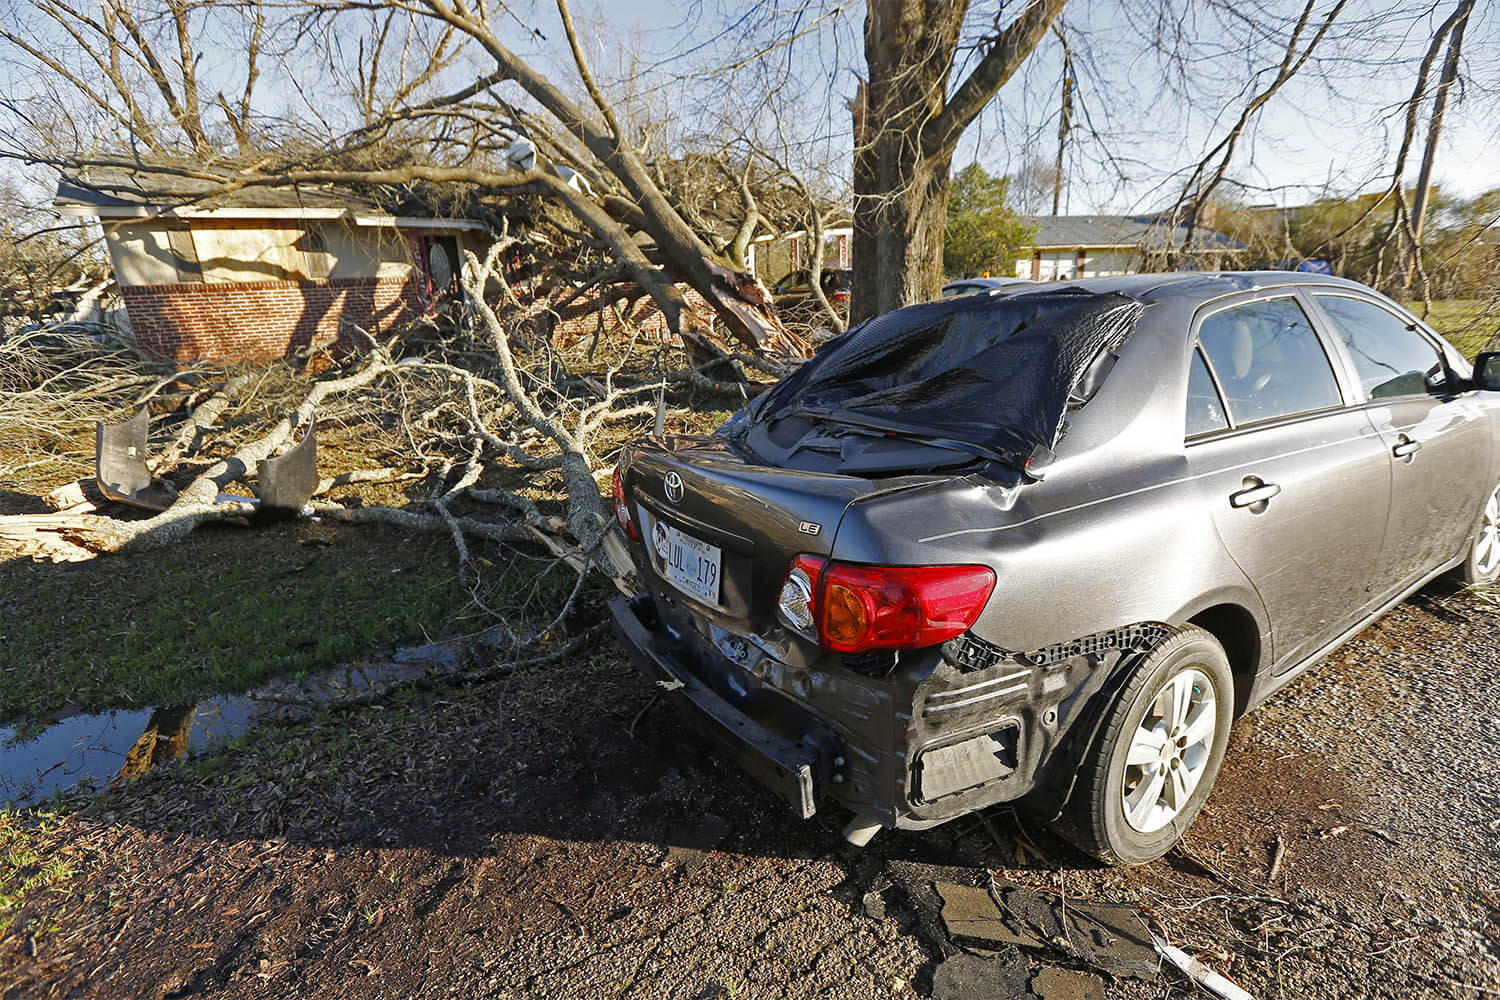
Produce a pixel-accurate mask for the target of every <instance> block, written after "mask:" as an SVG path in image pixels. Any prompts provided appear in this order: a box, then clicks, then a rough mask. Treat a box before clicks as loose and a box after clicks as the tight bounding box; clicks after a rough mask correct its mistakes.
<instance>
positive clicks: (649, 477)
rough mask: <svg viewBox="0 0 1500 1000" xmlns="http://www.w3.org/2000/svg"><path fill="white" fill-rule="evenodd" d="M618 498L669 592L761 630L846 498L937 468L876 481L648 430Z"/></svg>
mask: <svg viewBox="0 0 1500 1000" xmlns="http://www.w3.org/2000/svg"><path fill="white" fill-rule="evenodd" d="M621 466H622V469H623V472H622V476H623V486H624V489H625V496H626V503H627V505H628V506H629V508H630V513H631V516H632V518H634V520H635V523H636V527H637V529H638V530H639V531H640V533H641V539H642V545H643V547H644V549H645V558H646V560H647V562H648V565H645V566H642V567H640V568H641V570H642V571H643V572H644V573H647V574H649V575H651V576H653V577H654V578H655V579H656V580H657V581H658V582H659V583H660V584H661V585H662V587H663V592H664V593H667V594H669V595H670V596H671V597H672V598H673V599H674V600H679V601H682V600H685V601H687V602H690V606H691V608H692V610H693V611H694V612H695V613H697V614H699V615H701V616H703V617H706V618H708V619H709V620H711V621H713V622H714V623H715V624H718V625H719V626H721V627H723V628H726V629H728V630H730V631H734V632H739V633H742V634H744V633H763V632H765V631H766V630H767V629H769V628H770V627H771V626H772V625H773V624H774V623H775V614H776V612H775V607H776V595H777V594H778V593H779V591H780V587H781V584H782V581H783V580H784V578H785V576H786V572H787V567H788V566H789V565H790V564H791V561H792V559H793V558H794V557H795V556H797V555H798V554H799V553H810V554H813V555H820V556H827V555H829V554H830V553H831V552H832V551H833V542H834V535H835V533H836V531H837V529H838V523H839V520H840V518H841V517H842V516H843V513H844V511H845V509H847V508H848V506H849V504H850V503H851V502H852V501H854V500H856V499H858V498H861V497H865V496H870V495H872V494H874V493H887V492H892V491H896V490H901V489H910V488H913V487H915V486H919V485H922V484H924V483H928V482H932V481H935V480H938V479H941V478H943V477H935V476H906V477H899V478H888V479H883V480H880V481H878V482H876V481H872V480H870V479H864V478H860V477H857V476H846V475H834V474H828V473H819V472H807V471H800V470H793V469H783V468H778V467H776V466H771V465H765V464H761V463H759V462H756V461H754V460H752V459H750V458H747V457H746V455H745V454H744V453H742V452H741V451H739V450H737V449H736V448H735V447H734V446H733V445H732V444H731V443H730V442H728V441H726V440H724V439H723V438H718V437H667V438H653V439H649V440H646V441H641V442H638V443H636V444H634V445H632V446H631V447H630V448H629V449H628V451H627V452H626V454H625V455H624V456H622V460H621Z"/></svg>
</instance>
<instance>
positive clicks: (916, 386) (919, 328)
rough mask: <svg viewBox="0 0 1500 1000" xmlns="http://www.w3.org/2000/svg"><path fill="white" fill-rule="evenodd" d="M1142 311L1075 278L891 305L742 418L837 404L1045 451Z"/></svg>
mask: <svg viewBox="0 0 1500 1000" xmlns="http://www.w3.org/2000/svg"><path fill="white" fill-rule="evenodd" d="M1144 310H1145V306H1144V305H1143V304H1141V303H1140V302H1138V301H1136V300H1135V299H1132V298H1130V297H1128V296H1125V295H1121V294H1119V293H1114V292H1111V293H1107V294H1096V293H1093V292H1087V291H1084V290H1082V289H1079V288H1063V289H1059V290H1056V291H1040V292H1028V293H1025V294H1021V295H1009V296H986V295H974V296H962V297H959V298H954V299H949V300H946V301H943V302H932V303H927V304H923V305H917V306H911V307H909V308H906V309H898V310H896V311H895V312H891V313H886V314H885V315H883V316H877V317H876V318H874V319H872V320H870V321H868V322H866V323H862V324H860V325H859V326H857V327H855V328H854V329H852V330H850V331H849V332H848V333H845V334H843V335H842V336H839V337H837V338H835V339H833V340H831V341H829V342H828V343H827V344H826V345H825V346H824V347H823V348H822V349H821V350H820V351H818V353H817V354H816V355H815V356H814V357H813V358H812V359H811V360H809V361H808V362H807V363H806V364H804V365H803V366H802V367H801V368H799V369H798V370H797V371H796V372H795V373H793V374H792V375H791V376H789V377H788V378H786V379H785V380H783V381H782V382H781V383H780V384H779V385H777V386H776V388H774V389H773V390H772V391H771V392H770V393H768V394H767V395H766V397H765V400H764V402H763V403H761V404H760V405H759V406H757V407H756V408H755V410H754V412H753V414H752V419H754V420H755V421H756V422H761V421H764V420H767V419H770V418H774V417H776V416H778V415H781V414H786V413H790V412H792V411H795V410H797V409H802V408H812V409H835V410H845V411H848V412H850V413H852V414H856V415H863V416H867V417H872V418H876V419H879V420H883V421H890V422H894V423H898V424H900V425H902V426H911V427H914V428H921V429H924V430H927V431H935V432H939V433H941V434H943V435H945V436H947V437H950V438H953V439H955V440H960V441H967V442H971V443H973V444H978V445H982V446H985V447H987V448H991V449H993V450H996V451H1000V452H1006V453H1015V454H1020V455H1027V454H1030V453H1032V452H1033V451H1034V450H1036V449H1045V450H1050V449H1051V448H1052V447H1053V445H1054V444H1055V443H1056V439H1057V435H1058V430H1059V428H1060V427H1061V424H1062V419H1063V415H1064V413H1065V411H1066V408H1067V404H1068V396H1069V394H1070V392H1071V391H1072V390H1073V387H1074V386H1075V385H1077V384H1078V382H1079V380H1080V378H1081V377H1082V376H1083V375H1084V373H1085V372H1086V371H1087V370H1088V368H1089V366H1090V365H1091V364H1092V363H1093V362H1094V361H1095V359H1097V358H1098V357H1099V355H1100V353H1101V352H1102V351H1104V350H1106V349H1115V348H1118V347H1119V346H1120V345H1121V344H1123V343H1124V342H1125V341H1126V340H1128V339H1129V337H1130V335H1131V333H1133V332H1134V330H1135V326H1136V322H1137V321H1138V320H1139V319H1140V316H1141V313H1142V312H1143V311H1144Z"/></svg>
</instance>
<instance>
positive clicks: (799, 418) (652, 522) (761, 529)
mask: <svg viewBox="0 0 1500 1000" xmlns="http://www.w3.org/2000/svg"><path fill="white" fill-rule="evenodd" d="M1497 390H1500V356H1497V355H1481V356H1480V358H1479V361H1478V362H1477V363H1476V365H1474V366H1471V365H1470V364H1469V362H1467V361H1466V360H1465V359H1464V358H1463V357H1462V356H1461V355H1460V354H1459V353H1458V352H1457V351H1456V350H1455V349H1454V348H1452V347H1451V346H1450V345H1448V344H1447V343H1445V342H1444V341H1443V339H1442V338H1441V337H1439V336H1438V335H1437V334H1436V333H1434V332H1433V331H1432V330H1431V329H1430V328H1428V327H1427V326H1426V325H1424V324H1423V323H1422V322H1420V321H1419V320H1417V319H1416V318H1415V317H1413V316H1412V315H1411V314H1409V313H1407V312H1406V311H1404V310H1403V309H1401V308H1400V307H1399V306H1398V305H1396V304H1395V303H1393V302H1391V301H1389V300H1388V299H1386V298H1384V297H1382V296H1380V295H1378V294H1376V293H1375V292H1373V291H1371V290H1370V289H1368V288H1365V287H1363V286H1361V285H1358V284H1355V283H1353V282H1348V281H1343V280H1340V279H1336V278H1330V277H1327V276H1320V275H1306V274H1290V273H1274V272H1255V273H1244V274H1220V275H1137V276H1130V277H1123V278H1100V279H1086V280H1082V281H1078V282H1074V283H1071V284H1070V285H1069V286H1067V287H1060V286H1057V285H1051V286H1035V285H1034V286H1021V287H1019V288H1017V289H1015V290H1003V291H1000V292H997V293H994V294H991V295H984V296H962V297H958V298H953V299H949V300H946V301H942V302H936V303H930V304H925V305H920V306H914V307H911V308H910V309H904V310H899V311H897V312H895V313H891V314H888V315H886V316H882V317H879V318H877V319H875V320H872V321H869V322H868V323H865V324H862V325H861V326H859V327H856V328H855V329H853V330H851V331H849V332H848V333H847V334H844V335H842V336H840V337H838V338H836V339H834V340H833V341H830V342H829V343H828V344H827V345H825V346H824V347H823V348H822V349H821V350H820V351H819V352H818V354H817V355H816V356H815V357H814V358H813V359H812V360H810V361H809V362H807V363H806V364H805V365H804V366H803V367H802V368H801V369H800V370H799V371H798V372H796V373H795V374H793V375H792V376H791V377H789V378H787V379H785V380H784V381H783V382H782V383H780V384H778V385H777V386H776V387H774V388H773V389H772V390H771V391H770V392H768V393H766V394H764V395H763V396H762V397H760V398H759V399H758V400H756V401H755V402H753V403H752V404H751V405H750V406H749V407H747V408H746V409H745V410H744V411H742V412H741V413H740V414H738V415H737V416H736V417H735V418H733V419H732V420H731V421H730V422H729V423H728V424H726V425H725V426H724V427H723V428H721V429H720V431H719V432H718V433H717V434H715V435H713V436H710V437H668V438H664V439H663V438H652V439H646V440H642V441H639V442H637V443H635V444H633V445H632V446H630V447H628V448H627V449H626V450H625V452H624V453H623V455H622V458H621V460H620V465H619V468H618V470H617V472H616V482H615V513H616V518H617V520H618V522H619V529H620V532H621V536H622V538H623V541H624V544H623V546H622V549H623V551H625V552H627V553H628V559H629V561H630V563H631V564H633V569H634V575H635V579H636V581H637V584H638V591H637V593H636V594H635V595H634V596H633V597H631V598H624V597H622V598H620V599H619V600H617V601H616V602H615V604H614V606H613V609H612V610H613V612H614V615H615V621H616V625H617V629H618V631H619V633H620V635H621V637H622V639H623V641H624V643H625V645H626V647H627V649H628V650H629V651H630V653H631V654H632V656H633V657H634V659H635V660H636V662H637V664H638V666H639V667H640V668H641V669H642V671H643V672H645V674H646V675H647V676H648V677H649V678H651V679H652V680H654V681H656V682H658V683H659V685H660V688H661V689H663V690H664V691H665V692H666V693H667V694H668V695H669V697H670V698H671V699H673V700H674V701H676V702H677V704H678V705H679V707H680V709H681V710H682V711H683V712H684V713H685V716H686V718H687V719H688V720H689V721H691V722H692V723H694V724H695V725H696V726H697V727H698V728H699V729H701V730H702V731H703V732H704V733H705V734H706V735H707V736H708V737H709V739H710V741H711V742H712V743H713V744H715V745H717V747H718V748H719V750H720V752H721V753H722V754H723V755H724V756H727V757H729V758H730V759H731V760H733V761H735V762H737V763H738V764H739V765H740V766H741V767H742V768H743V769H744V770H745V771H747V772H749V773H750V774H751V775H752V776H754V777H755V778H756V779H758V780H759V781H761V782H762V783H763V784H765V785H766V786H767V787H769V788H771V789H772V790H774V791H776V792H777V793H779V794H780V795H781V796H782V797H783V798H785V799H786V800H787V801H788V802H789V803H790V804H791V806H792V808H793V809H794V811H796V812H797V814H798V815H801V816H804V817H806V816H811V815H812V814H813V813H814V812H815V811H816V810H817V809H820V808H828V807H832V806H837V807H840V808H842V809H845V810H848V811H850V812H852V813H853V814H854V818H853V819H852V820H851V821H850V822H849V823H848V825H847V826H846V828H845V835H846V837H848V838H849V839H850V840H851V841H853V842H855V843H863V842H866V841H868V839H869V838H870V837H871V836H873V835H874V833H875V832H876V831H878V830H879V829H880V828H882V827H898V828H904V829H922V828H926V827H931V826H934V825H936V824H939V823H943V822H945V821H947V820H950V819H953V818H954V817H956V816H960V815H963V814H965V813H967V812H970V811H973V810H976V809H980V808H984V807H986V806H990V805H993V804H995V803H1000V802H1013V801H1018V800H1019V801H1022V802H1023V803H1024V804H1025V805H1026V806H1027V807H1029V808H1030V809H1032V810H1033V811H1035V812H1037V813H1039V814H1041V815H1042V816H1043V817H1044V818H1046V819H1048V820H1049V821H1051V822H1052V823H1053V824H1054V825H1055V827H1056V828H1057V829H1058V830H1059V831H1060V832H1061V833H1063V834H1064V835H1065V836H1067V837H1068V838H1070V839H1071V840H1072V841H1074V842H1075V843H1077V844H1078V845H1079V846H1081V847H1082V848H1084V849H1085V850H1087V851H1090V852H1092V853H1094V854H1095V855H1097V856H1098V857H1100V858H1103V859H1105V860H1107V861H1110V862H1114V863H1126V864H1134V863H1141V862H1144V861H1148V860H1151V859H1153V858H1156V857H1158V856H1160V855H1161V854H1162V853H1164V852H1165V851H1167V850H1168V849H1169V848H1170V847H1171V846H1172V844H1173V843H1175V842H1176V841H1177V839H1178V838H1179V837H1180V836H1181V835H1182V833H1183V831H1184V830H1186V828H1187V827H1188V825H1189V824H1190V823H1191V822H1192V821H1193V818H1194V817H1195V816H1196V815H1197V813H1198V811H1199V809H1200V808H1201V807H1202V805H1203V802H1204V800H1205V799H1206V798H1207V796H1208V794H1209V791H1210V789H1211V787H1212V785H1213V782H1214V778H1215V776H1216V775H1217V774H1218V771H1219V768H1220V765H1221V763H1222V761H1223V758H1224V753H1225V747H1226V745H1227V743H1228V737H1229V729H1230V726H1231V724H1232V723H1233V721H1234V720H1235V719H1236V718H1238V717H1239V716H1240V715H1241V714H1243V713H1244V712H1246V711H1248V710H1249V709H1251V708H1252V707H1254V706H1255V705H1256V704H1258V703H1259V702H1261V701H1263V700H1264V699H1265V698H1266V697H1267V696H1269V695H1270V694H1271V693H1272V692H1273V691H1275V690H1276V689H1278V688H1280V687H1281V686H1283V685H1284V684H1286V683H1287V682H1289V681H1290V680H1291V679H1292V678H1294V677H1296V676H1297V675H1298V674H1299V673H1300V672H1302V671H1303V670H1305V669H1307V668H1308V667H1309V666H1311V665H1312V664H1314V663H1316V662H1317V661H1318V660H1319V659H1320V658H1322V657H1323V656H1325V655H1327V653H1328V652H1329V651H1330V650H1332V649H1334V648H1335V647H1337V646H1338V645H1339V644H1340V643H1343V642H1345V641H1346V640H1348V639H1349V638H1350V637H1351V636H1353V635H1354V634H1355V633H1357V632H1359V631H1360V630H1361V629H1363V628H1364V627H1365V626H1366V625H1368V624H1369V623H1370V622H1372V621H1373V620H1375V619H1376V618H1377V617H1379V616H1380V615H1381V614H1382V613H1384V612H1385V611H1386V610H1387V609H1389V608H1390V607H1392V606H1393V605H1394V604H1396V603H1397V602H1399V601H1401V600H1402V599H1403V598H1404V597H1406V596H1407V595H1409V594H1411V593H1412V592H1413V591H1414V590H1416V589H1417V588H1419V587H1421V586H1422V585H1423V584H1424V583H1426V582H1427V581H1429V580H1431V579H1433V578H1434V577H1436V576H1438V575H1439V574H1442V573H1446V572H1449V571H1455V570H1456V571H1457V572H1459V573H1461V574H1462V576H1463V578H1464V579H1465V580H1468V581H1470V582H1473V583H1486V582H1493V581H1494V580H1495V579H1496V577H1497V575H1500V486H1497V479H1500V426H1497V420H1500V418H1497V415H1496V413H1497V408H1500V393H1497Z"/></svg>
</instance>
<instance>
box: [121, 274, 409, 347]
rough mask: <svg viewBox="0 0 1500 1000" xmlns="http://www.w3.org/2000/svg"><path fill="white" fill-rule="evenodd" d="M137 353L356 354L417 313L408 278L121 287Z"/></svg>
mask: <svg viewBox="0 0 1500 1000" xmlns="http://www.w3.org/2000/svg"><path fill="white" fill-rule="evenodd" d="M120 292H121V294H122V295H123V296H124V298H125V305H126V308H128V309H129V311H130V325H131V327H132V328H133V329H134V331H135V339H136V343H137V344H139V345H140V347H141V348H142V350H144V351H146V352H148V353H150V354H154V355H156V356H158V357H161V358H167V359H171V360H174V361H189V360H195V359H211V360H215V361H269V360H273V359H276V358H284V357H287V356H289V355H291V354H295V353H297V352H299V351H304V350H306V349H308V348H309V347H314V348H321V347H329V346H332V347H333V349H334V351H335V352H336V353H337V352H340V351H343V350H359V349H361V348H362V347H363V344H364V341H363V338H361V337H359V336H358V334H355V333H354V332H353V331H352V330H351V329H350V328H349V324H354V325H357V326H359V327H360V328H362V329H364V330H365V331H366V332H368V333H370V334H371V335H372V336H376V337H378V336H380V335H381V334H382V333H385V332H386V331H387V330H389V329H391V328H392V327H394V326H397V325H399V324H401V323H404V322H407V321H409V320H410V319H412V318H413V317H414V316H416V315H418V314H420V312H421V311H422V302H421V294H420V291H419V290H418V288H417V283H416V282H415V281H413V280H411V279H409V278H404V277H403V278H343V279H332V280H328V281H313V282H298V281H253V282H244V283H230V282H211V283H193V284H177V285H125V286H122V287H121V289H120Z"/></svg>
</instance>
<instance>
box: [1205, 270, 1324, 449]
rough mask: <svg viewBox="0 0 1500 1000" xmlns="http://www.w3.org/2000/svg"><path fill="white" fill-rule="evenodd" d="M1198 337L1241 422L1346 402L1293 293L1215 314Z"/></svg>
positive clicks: (1232, 409) (1236, 419)
mask: <svg viewBox="0 0 1500 1000" xmlns="http://www.w3.org/2000/svg"><path fill="white" fill-rule="evenodd" d="M1198 340H1199V342H1200V343H1201V344H1202V345H1203V351H1204V353H1205V354H1207V356H1208V360H1209V363H1210V364H1212V365H1213V370H1214V374H1216V375H1218V377H1219V387H1220V388H1221V389H1223V390H1224V402H1225V404H1226V405H1227V406H1228V407H1229V415H1230V417H1232V418H1233V419H1234V422H1235V424H1237V425H1238V424H1249V423H1255V422H1256V421H1259V420H1273V419H1275V418H1276V417H1285V416H1290V415H1292V414H1296V413H1307V412H1310V411H1313V410H1322V409H1326V408H1328V407H1331V406H1338V405H1339V404H1340V403H1342V402H1343V399H1342V397H1341V396H1340V395H1339V384H1338V379H1337V378H1336V377H1335V376H1334V374H1333V365H1332V364H1331V363H1330V362H1329V360H1328V355H1327V354H1326V353H1325V352H1324V350H1323V344H1322V342H1321V341H1320V340H1318V335H1317V333H1316V332H1315V331H1314V330H1313V328H1312V324H1311V323H1310V322H1308V319H1307V314H1306V313H1304V312H1303V311H1302V307H1301V306H1300V305H1298V304H1297V300H1296V299H1295V298H1292V297H1291V296H1287V297H1285V298H1275V299H1261V300H1259V301H1257V302H1247V303H1245V304H1244V305H1238V306H1231V307H1230V308H1228V309H1223V310H1221V311H1219V312H1216V313H1214V314H1213V315H1212V316H1209V317H1208V318H1207V319H1205V320H1204V321H1203V322H1202V324H1201V325H1200V326H1199V328H1198Z"/></svg>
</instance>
